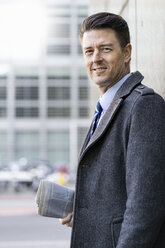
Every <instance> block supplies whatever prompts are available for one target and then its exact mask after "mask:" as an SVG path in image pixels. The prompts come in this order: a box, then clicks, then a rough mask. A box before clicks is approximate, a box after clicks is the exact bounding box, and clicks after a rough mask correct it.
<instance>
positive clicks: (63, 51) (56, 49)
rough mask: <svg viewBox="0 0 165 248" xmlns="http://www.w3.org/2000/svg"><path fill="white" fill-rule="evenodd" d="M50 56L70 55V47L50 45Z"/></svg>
mask: <svg viewBox="0 0 165 248" xmlns="http://www.w3.org/2000/svg"><path fill="white" fill-rule="evenodd" d="M47 54H48V55H68V54H70V45H48V47H47Z"/></svg>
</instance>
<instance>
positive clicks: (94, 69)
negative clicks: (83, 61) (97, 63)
mask: <svg viewBox="0 0 165 248" xmlns="http://www.w3.org/2000/svg"><path fill="white" fill-rule="evenodd" d="M106 69H107V68H106V67H94V68H92V71H94V72H97V73H101V72H105V70H106Z"/></svg>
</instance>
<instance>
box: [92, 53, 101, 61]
mask: <svg viewBox="0 0 165 248" xmlns="http://www.w3.org/2000/svg"><path fill="white" fill-rule="evenodd" d="M100 61H102V57H101V54H100V52H99V50H95V51H94V53H93V63H98V62H100Z"/></svg>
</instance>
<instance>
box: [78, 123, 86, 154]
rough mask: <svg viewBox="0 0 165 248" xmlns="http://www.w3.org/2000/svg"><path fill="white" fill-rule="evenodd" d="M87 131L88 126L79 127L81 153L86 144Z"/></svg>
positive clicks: (79, 148) (79, 149)
mask: <svg viewBox="0 0 165 248" xmlns="http://www.w3.org/2000/svg"><path fill="white" fill-rule="evenodd" d="M87 132H88V128H85V127H79V128H78V152H79V153H80V151H81V149H82V146H83V144H84V141H85V137H86V135H87Z"/></svg>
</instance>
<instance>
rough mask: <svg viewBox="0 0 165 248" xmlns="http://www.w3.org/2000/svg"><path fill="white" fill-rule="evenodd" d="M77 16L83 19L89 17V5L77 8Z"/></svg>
mask: <svg viewBox="0 0 165 248" xmlns="http://www.w3.org/2000/svg"><path fill="white" fill-rule="evenodd" d="M77 14H78V16H79V17H81V18H85V17H87V16H88V5H79V6H78V7H77Z"/></svg>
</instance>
